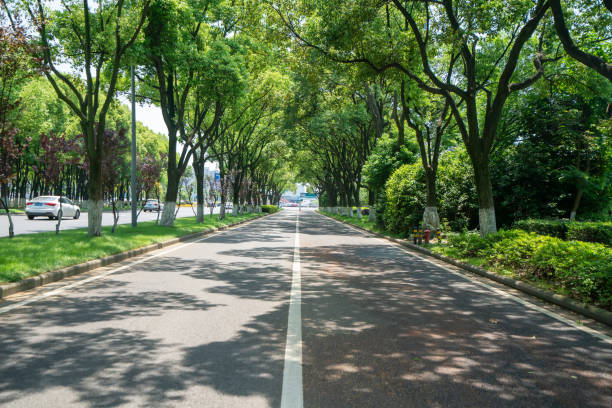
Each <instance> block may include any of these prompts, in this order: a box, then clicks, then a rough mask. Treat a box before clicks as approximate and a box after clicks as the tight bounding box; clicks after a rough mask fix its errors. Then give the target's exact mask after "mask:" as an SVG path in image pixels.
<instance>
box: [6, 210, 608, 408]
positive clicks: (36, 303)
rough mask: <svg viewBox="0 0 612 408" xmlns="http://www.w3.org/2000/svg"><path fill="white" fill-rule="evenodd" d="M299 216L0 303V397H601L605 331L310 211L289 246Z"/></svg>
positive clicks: (76, 402)
mask: <svg viewBox="0 0 612 408" xmlns="http://www.w3.org/2000/svg"><path fill="white" fill-rule="evenodd" d="M296 219H297V211H295V210H290V209H286V210H284V211H282V212H281V213H279V214H276V215H273V216H271V217H267V218H264V219H261V220H257V221H254V222H252V223H249V224H246V225H245V226H242V227H238V228H235V229H231V230H229V231H225V232H222V233H219V234H216V235H214V236H209V237H208V238H204V239H202V240H200V241H197V242H194V243H190V244H179V245H177V246H173V247H169V248H166V249H164V250H160V251H159V252H157V253H154V254H152V255H151V254H150V255H147V256H144V257H141V258H137V259H136V260H131V261H129V262H125V263H122V264H120V265H112V266H109V267H106V268H102V269H100V270H96V271H93V272H91V273H89V274H88V275H85V276H80V277H78V278H74V279H72V280H71V281H65V282H62V283H56V284H52V285H49V286H47V287H43V288H39V289H38V290H35V291H33V292H31V293H26V294H21V295H19V296H14V297H12V298H9V299H7V301H4V302H1V303H0V327H1V330H0V355H1V356H2V359H0V406H3V407H4V406H7V407H72V406H100V407H116V406H138V407H156V406H163V407H166V406H176V407H279V406H283V405H281V404H282V403H281V401H285V400H286V398H285V397H287V395H289V402H290V403H289V404H287V405H284V407H296V406H298V405H297V404H295V403H291V398H295V399H296V400H297V399H299V396H300V395H299V394H301V395H303V402H304V406H305V407H331V408H335V407H454V406H456V407H466V406H468V407H502V406H511V407H610V406H612V342H610V340H609V339H608V340H607V339H606V336H605V335H602V334H598V336H599V337H596V336H594V335H593V334H590V333H588V332H586V331H584V330H583V329H582V328H581V327H580V326H577V325H572V324H568V323H564V322H562V321H559V320H558V319H556V318H554V316H556V314H554V313H550V312H548V314H545V313H541V312H540V311H539V310H536V309H534V308H533V306H531V303H529V302H527V303H526V304H524V303H521V302H524V301H523V300H521V302H519V301H515V300H514V298H509V297H506V296H502V295H503V294H501V295H500V293H499V292H497V291H496V289H494V288H489V287H488V286H486V285H485V286H483V284H481V283H479V282H478V281H472V280H470V279H467V278H465V277H462V276H460V275H457V274H455V273H453V272H452V271H450V270H447V269H445V268H443V267H440V266H437V265H435V264H433V263H430V262H428V261H426V260H423V259H422V258H420V257H419V256H417V255H415V254H411V253H407V252H406V251H405V250H403V249H401V248H399V247H398V246H396V245H393V244H389V243H388V242H386V241H383V240H381V239H378V238H373V237H370V236H366V235H365V234H363V233H360V232H357V231H355V230H353V229H351V228H349V227H346V226H343V225H340V224H338V223H336V222H334V221H332V220H329V219H327V218H323V217H322V216H320V215H318V214H315V213H313V212H311V211H308V210H303V211H302V212H301V213H300V222H299V241H298V242H299V256H294V250H295V248H294V246H295V243H296ZM295 255H298V254H297V252H296V254H295ZM119 268H122V269H119ZM86 279H88V280H86ZM67 285H71V286H67ZM24 302H31V303H27V304H26V303H24ZM290 303H291V306H290ZM9 308H13V309H11V310H9ZM290 308H291V309H292V312H291V313H290V312H289V310H290ZM551 315H552V316H551ZM295 319H299V320H298V321H297V323H296V320H295ZM288 327H289V329H288ZM288 334H289V336H288ZM295 336H297V337H295ZM601 337H603V339H602V338H601ZM288 339H292V340H291V341H288ZM295 339H298V340H300V339H301V342H297V343H296V344H298V345H299V347H297V348H296V349H295V350H290V347H289V346H287V345H288V344H290V343H291V344H293V343H292V342H293V340H295ZM294 352H295V353H294ZM290 363H291V364H293V365H292V367H293V368H296V367H297V368H299V370H297V371H292V373H290V374H289V375H287V367H288V366H289V365H291V364H290ZM284 370H285V373H284ZM296 373H298V374H299V373H301V376H300V378H296V377H292V376H295V375H296ZM283 374H285V375H283ZM289 383H290V385H291V386H288V385H287V384H289ZM283 393H286V395H284V396H283Z"/></svg>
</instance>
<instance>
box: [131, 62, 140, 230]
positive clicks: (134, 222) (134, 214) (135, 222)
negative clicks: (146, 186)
mask: <svg viewBox="0 0 612 408" xmlns="http://www.w3.org/2000/svg"><path fill="white" fill-rule="evenodd" d="M130 71H131V72H130V74H131V77H132V180H131V184H132V186H131V187H132V194H131V196H132V227H136V226H137V225H138V220H137V216H138V214H137V212H138V201H137V197H136V195H137V194H138V193H137V191H136V90H135V85H134V65H133V64H132V66H131V67H130Z"/></svg>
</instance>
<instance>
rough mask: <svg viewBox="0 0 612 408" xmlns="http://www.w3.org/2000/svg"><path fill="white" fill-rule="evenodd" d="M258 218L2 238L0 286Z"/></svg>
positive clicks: (182, 221)
mask: <svg viewBox="0 0 612 408" xmlns="http://www.w3.org/2000/svg"><path fill="white" fill-rule="evenodd" d="M255 216H256V214H244V215H238V216H235V217H233V216H231V215H229V214H228V215H227V216H226V218H225V219H224V220H219V219H218V215H216V214H215V215H213V217H212V218H211V217H209V216H206V217H204V223H202V224H198V223H196V220H195V217H187V218H178V219H176V220H175V221H174V226H173V227H162V226H159V225H155V222H154V221H150V222H140V223H138V227H136V228H132V226H131V225H130V224H122V225H118V226H117V230H116V231H115V233H114V234H111V232H110V231H111V227H103V228H102V236H101V237H97V238H91V237H89V236H88V235H87V229H86V228H79V229H72V230H63V231H60V234H59V235H56V234H55V232H41V233H37V234H23V235H17V236H15V237H14V238H8V237H5V238H0V283H6V282H16V281H19V280H21V279H25V278H29V277H31V276H35V275H38V274H41V273H44V272H48V271H53V270H56V269H61V268H65V267H68V266H71V265H76V264H79V263H82V262H87V261H90V260H92V259H98V258H103V257H105V256H109V255H113V254H117V253H120V252H123V251H128V250H130V249H135V248H139V247H142V246H146V245H150V244H153V243H157V242H163V241H167V240H170V239H173V238H178V237H181V236H184V235H189V234H192V233H196V232H200V231H204V230H207V229H210V228H213V227H221V226H223V225H228V224H231V223H235V222H239V221H243V220H246V219H249V218H254V217H255Z"/></svg>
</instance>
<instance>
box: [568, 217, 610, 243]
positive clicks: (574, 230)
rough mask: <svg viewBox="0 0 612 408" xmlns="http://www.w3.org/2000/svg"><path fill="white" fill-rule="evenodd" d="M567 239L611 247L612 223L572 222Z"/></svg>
mask: <svg viewBox="0 0 612 408" xmlns="http://www.w3.org/2000/svg"><path fill="white" fill-rule="evenodd" d="M567 239H573V240H577V241H586V242H600V243H602V244H606V245H612V222H572V223H570V224H569V225H568V230H567Z"/></svg>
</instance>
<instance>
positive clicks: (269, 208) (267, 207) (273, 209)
mask: <svg viewBox="0 0 612 408" xmlns="http://www.w3.org/2000/svg"><path fill="white" fill-rule="evenodd" d="M277 211H279V208H278V207H277V206H276V205H262V206H261V212H265V213H275V212H277Z"/></svg>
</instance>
